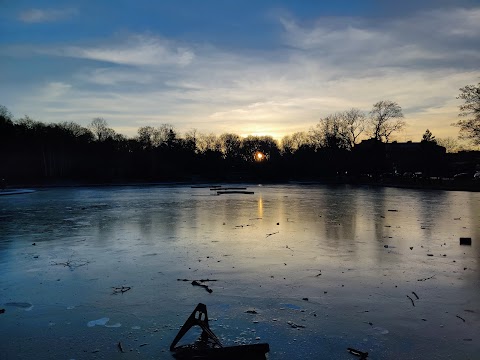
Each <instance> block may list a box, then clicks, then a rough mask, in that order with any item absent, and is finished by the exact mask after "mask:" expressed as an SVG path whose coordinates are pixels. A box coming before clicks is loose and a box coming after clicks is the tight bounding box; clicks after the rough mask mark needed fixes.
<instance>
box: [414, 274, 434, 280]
mask: <svg viewBox="0 0 480 360" xmlns="http://www.w3.org/2000/svg"><path fill="white" fill-rule="evenodd" d="M434 277H435V275H432V276H430V277H427V278H423V279H417V281H427V280H430V279H433V278H434Z"/></svg>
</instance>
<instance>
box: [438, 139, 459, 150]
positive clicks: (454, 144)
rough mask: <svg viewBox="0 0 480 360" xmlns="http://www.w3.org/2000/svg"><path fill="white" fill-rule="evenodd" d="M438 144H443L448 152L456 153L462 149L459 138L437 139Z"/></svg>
mask: <svg viewBox="0 0 480 360" xmlns="http://www.w3.org/2000/svg"><path fill="white" fill-rule="evenodd" d="M437 145H440V146H443V147H444V148H445V149H446V151H447V153H456V152H458V151H459V150H460V149H461V146H460V145H459V143H458V140H457V139H455V138H453V137H446V138H442V139H437Z"/></svg>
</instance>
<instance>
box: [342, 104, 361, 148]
mask: <svg viewBox="0 0 480 360" xmlns="http://www.w3.org/2000/svg"><path fill="white" fill-rule="evenodd" d="M342 115H343V121H344V122H345V131H346V132H347V136H348V140H349V142H350V148H353V147H354V146H355V145H356V144H357V140H358V138H359V136H360V135H361V134H362V133H363V132H364V131H365V127H366V122H367V117H366V116H365V114H364V113H363V111H361V110H360V109H356V108H351V109H350V110H347V111H345V112H344V113H343V114H342Z"/></svg>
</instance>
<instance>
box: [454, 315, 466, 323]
mask: <svg viewBox="0 0 480 360" xmlns="http://www.w3.org/2000/svg"><path fill="white" fill-rule="evenodd" d="M455 316H456V317H457V318H459V319H460V320H462V321H463V322H465V319H464V318H462V317H461V316H460V315H455Z"/></svg>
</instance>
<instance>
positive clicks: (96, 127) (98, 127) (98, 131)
mask: <svg viewBox="0 0 480 360" xmlns="http://www.w3.org/2000/svg"><path fill="white" fill-rule="evenodd" d="M88 128H89V129H90V131H91V132H92V133H93V135H94V136H95V139H96V140H97V141H99V142H102V141H105V140H107V139H111V138H113V137H114V136H115V130H113V129H111V128H109V127H108V124H107V121H106V120H105V119H104V118H100V117H97V118H94V119H93V120H92V122H91V123H90V125H89V126H88Z"/></svg>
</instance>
